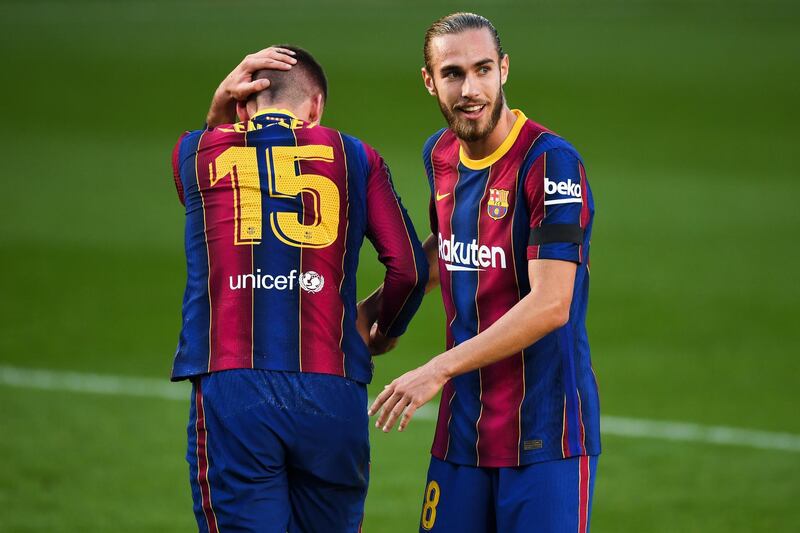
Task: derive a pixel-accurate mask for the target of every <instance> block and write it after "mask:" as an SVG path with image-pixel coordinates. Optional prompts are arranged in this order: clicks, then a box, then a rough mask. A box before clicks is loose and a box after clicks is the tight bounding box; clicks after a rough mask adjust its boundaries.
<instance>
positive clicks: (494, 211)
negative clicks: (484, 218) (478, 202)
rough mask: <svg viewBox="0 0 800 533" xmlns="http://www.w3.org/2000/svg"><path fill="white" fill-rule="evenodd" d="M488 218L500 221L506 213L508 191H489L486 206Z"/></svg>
mask: <svg viewBox="0 0 800 533" xmlns="http://www.w3.org/2000/svg"><path fill="white" fill-rule="evenodd" d="M486 209H487V211H489V216H490V217H492V218H493V219H495V220H500V219H501V218H503V217H504V216H506V213H508V191H506V190H504V189H489V202H488V203H487V204H486Z"/></svg>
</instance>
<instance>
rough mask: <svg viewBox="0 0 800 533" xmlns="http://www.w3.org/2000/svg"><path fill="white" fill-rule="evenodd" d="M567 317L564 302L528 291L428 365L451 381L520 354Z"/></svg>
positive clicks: (562, 323) (562, 322)
mask: <svg viewBox="0 0 800 533" xmlns="http://www.w3.org/2000/svg"><path fill="white" fill-rule="evenodd" d="M565 311H566V312H565ZM568 318H569V309H568V307H567V308H566V310H565V309H564V303H563V302H560V301H559V300H557V299H552V298H550V297H549V296H548V295H544V294H537V293H535V292H531V293H530V294H528V295H527V296H525V297H524V298H523V299H522V300H520V301H519V302H518V303H517V304H516V305H515V306H514V307H512V308H511V309H509V311H508V312H507V313H505V314H504V315H503V316H502V317H500V318H499V319H498V320H497V321H496V322H495V323H494V324H492V325H491V326H490V327H488V328H487V329H486V330H484V331H482V332H481V333H480V334H478V335H476V336H475V337H472V338H471V339H469V340H467V341H465V342H463V343H461V344H459V345H458V346H456V347H454V348H452V349H450V350H448V351H446V352H444V353H443V354H441V355H438V356H437V357H435V358H433V359H432V360H431V361H430V363H429V364H431V365H434V366H435V367H437V368H438V370H439V371H440V372H441V373H442V374H444V376H446V378H447V379H450V378H452V377H455V376H458V375H461V374H464V373H466V372H469V371H471V370H475V369H476V368H481V367H485V366H487V365H490V364H492V363H495V362H497V361H500V360H502V359H505V358H506V357H508V356H510V355H512V354H515V353H518V352H520V351H522V350H523V349H525V348H527V347H528V346H530V345H531V344H533V343H535V342H536V341H538V340H539V339H541V338H542V337H544V336H545V335H547V334H548V333H550V332H551V331H554V330H555V329H557V328H559V327H561V326H563V325H564V324H565V323H566V321H567V319H568Z"/></svg>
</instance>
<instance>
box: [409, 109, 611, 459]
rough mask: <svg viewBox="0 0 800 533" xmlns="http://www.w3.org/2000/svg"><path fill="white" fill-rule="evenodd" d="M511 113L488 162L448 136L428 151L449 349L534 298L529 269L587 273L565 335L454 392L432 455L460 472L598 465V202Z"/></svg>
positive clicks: (446, 401)
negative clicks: (592, 265)
mask: <svg viewBox="0 0 800 533" xmlns="http://www.w3.org/2000/svg"><path fill="white" fill-rule="evenodd" d="M514 113H515V114H516V115H517V119H516V121H515V123H514V126H513V128H512V130H511V132H510V133H509V135H508V137H507V138H506V139H505V141H504V142H503V143H502V145H501V146H500V147H499V148H498V149H497V150H496V151H495V152H494V153H493V154H492V155H490V156H488V157H486V158H485V159H481V160H470V159H468V158H467V157H466V155H465V154H463V153H462V152H461V148H460V145H459V142H458V139H457V138H456V136H455V134H454V133H453V132H452V131H451V130H449V129H443V130H440V131H439V132H438V133H436V134H435V135H433V136H432V137H431V138H430V139H429V140H428V141H427V142H426V144H425V147H424V150H423V158H424V162H425V168H426V171H427V174H428V180H429V182H430V186H431V210H430V211H431V227H432V230H433V233H434V235H437V236H438V242H439V272H440V280H441V290H442V297H443V298H444V307H445V311H446V313H447V348H451V347H453V346H455V345H457V344H459V343H462V342H464V341H466V340H467V339H469V338H471V337H473V336H475V335H477V334H478V333H480V332H481V331H483V330H485V329H486V328H488V327H489V326H491V325H492V324H493V323H494V322H495V321H496V320H497V319H498V318H500V317H501V316H502V315H503V314H505V313H506V312H507V311H508V310H509V309H510V308H511V307H513V306H514V305H515V304H516V303H517V302H519V301H520V300H521V299H522V298H523V297H524V296H525V295H526V294H528V293H529V292H530V282H529V277H528V261H529V260H533V259H557V260H563V261H573V262H575V263H578V269H577V274H576V277H575V286H574V294H573V300H572V304H571V308H570V318H569V322H568V323H567V324H566V325H565V326H563V327H562V328H559V329H558V330H556V331H553V332H551V333H550V334H548V335H546V336H545V337H544V338H542V339H541V340H539V341H538V342H536V343H535V344H533V345H532V346H529V347H527V348H525V349H524V350H523V351H521V352H519V353H517V354H513V355H511V356H510V357H508V358H506V359H503V360H502V361H499V362H497V363H494V364H492V365H489V366H486V367H484V368H481V369H478V370H475V371H472V372H469V373H467V374H463V375H461V376H458V377H456V378H454V379H452V380H450V381H449V382H448V383H447V384H446V385H445V387H444V389H443V392H442V401H441V404H440V407H439V419H438V424H437V428H436V434H435V437H434V442H433V448H432V454H433V455H434V456H435V457H437V458H439V459H443V460H447V461H451V462H454V463H459V464H467V465H477V466H486V467H506V466H516V465H521V464H529V463H534V462H539V461H548V460H552V459H557V458H565V457H571V456H575V455H594V454H598V453H600V433H599V406H598V402H599V400H598V393H597V384H596V381H595V377H594V372H593V370H592V366H591V360H590V356H589V342H588V339H587V335H586V326H585V317H586V306H587V299H588V289H589V240H590V236H591V232H592V218H593V215H594V202H593V199H592V193H591V190H590V189H589V184H588V182H587V181H586V173H585V171H584V168H583V163H582V161H581V158H580V156H579V155H578V153H577V152H576V150H575V149H574V148H573V147H572V146H571V145H570V144H569V143H567V142H566V141H565V140H564V139H562V138H561V137H559V136H557V135H555V134H554V133H552V132H551V131H549V130H547V129H545V128H544V127H542V126H540V125H539V124H536V123H535V122H533V121H531V120H528V119H527V118H526V117H525V115H524V114H523V113H522V112H520V111H518V110H514Z"/></svg>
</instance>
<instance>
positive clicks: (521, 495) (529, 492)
mask: <svg viewBox="0 0 800 533" xmlns="http://www.w3.org/2000/svg"><path fill="white" fill-rule="evenodd" d="M596 473H597V456H591V457H587V456H581V457H571V458H569V459H561V460H555V461H547V462H543V463H535V464H531V465H527V466H522V467H515V468H501V469H500V474H499V476H500V477H499V481H498V485H497V500H496V503H495V509H496V511H497V528H498V530H499V531H504V532H509V533H515V532H522V531H524V532H534V533H576V532H578V533H587V532H588V531H589V517H590V515H591V501H592V493H593V489H594V478H595V475H596Z"/></svg>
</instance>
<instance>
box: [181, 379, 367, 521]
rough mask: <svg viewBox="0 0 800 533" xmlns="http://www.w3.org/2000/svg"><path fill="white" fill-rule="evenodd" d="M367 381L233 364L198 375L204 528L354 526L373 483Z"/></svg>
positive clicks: (192, 458) (192, 468)
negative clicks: (370, 477) (241, 367)
mask: <svg viewBox="0 0 800 533" xmlns="http://www.w3.org/2000/svg"><path fill="white" fill-rule="evenodd" d="M367 424H368V418H367V389H366V386H365V385H363V384H360V383H357V382H355V381H351V380H349V379H344V378H341V377H339V376H329V375H323V374H311V373H303V374H301V373H293V372H276V371H269V370H250V369H247V370H226V371H222V372H215V373H213V374H208V375H204V376H202V377H198V378H195V379H194V380H193V387H192V405H191V410H190V419H189V427H188V436H189V449H188V452H187V455H186V459H187V461H188V462H189V473H190V482H191V486H192V499H193V500H194V513H195V516H196V518H197V524H198V527H199V530H200V531H201V532H203V533H206V532H207V533H217V532H219V531H223V532H228V531H247V532H259V533H261V532H263V533H272V532H275V533H285V532H286V531H289V532H295V531H296V532H300V531H302V532H304V533H311V532H317V531H319V532H326V533H327V532H334V531H335V532H343V533H344V532H356V531H359V528H360V525H361V520H362V517H363V515H364V499H365V498H366V495H367V484H368V480H369V430H368V425H367Z"/></svg>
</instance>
